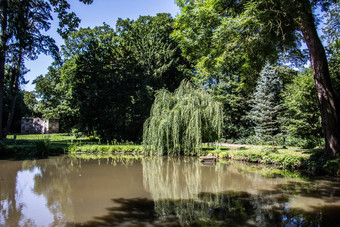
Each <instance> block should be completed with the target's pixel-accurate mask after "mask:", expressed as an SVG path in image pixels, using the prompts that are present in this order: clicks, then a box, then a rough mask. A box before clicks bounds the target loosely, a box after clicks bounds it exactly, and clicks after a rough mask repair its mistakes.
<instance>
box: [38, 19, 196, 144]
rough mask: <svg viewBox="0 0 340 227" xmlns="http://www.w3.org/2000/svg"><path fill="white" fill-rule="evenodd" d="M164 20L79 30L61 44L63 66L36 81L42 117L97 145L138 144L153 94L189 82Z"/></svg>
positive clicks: (186, 68)
mask: <svg viewBox="0 0 340 227" xmlns="http://www.w3.org/2000/svg"><path fill="white" fill-rule="evenodd" d="M172 30H173V19H172V18H171V16H170V15H169V14H158V15H157V16H155V17H150V16H145V17H140V18H139V19H138V20H136V21H132V20H129V19H127V20H119V21H118V22H117V26H116V29H115V30H114V29H112V28H110V27H109V26H108V25H105V24H104V25H103V26H101V27H95V28H93V29H89V28H87V29H80V30H79V31H77V32H75V33H72V34H71V36H70V37H69V38H68V39H66V41H65V46H63V56H64V58H65V62H64V64H63V65H62V66H61V67H51V68H50V71H49V73H48V74H47V75H45V76H41V77H39V78H37V79H36V80H35V83H36V92H37V93H38V95H39V97H40V98H41V101H40V102H39V103H38V107H39V110H40V111H41V112H42V113H43V116H45V117H51V116H53V117H59V118H61V121H62V122H63V124H64V125H65V127H64V128H65V129H68V130H70V128H71V127H77V128H78V129H79V130H80V131H83V132H84V133H86V134H87V135H94V134H97V135H99V136H100V137H101V138H102V139H109V140H112V139H114V138H115V139H124V140H126V139H128V140H140V138H141V136H142V128H143V123H144V121H145V119H146V118H147V117H148V113H149V111H150V108H151V105H152V102H153V99H154V93H155V91H156V90H158V89H161V88H166V89H169V90H172V91H173V90H174V89H175V88H176V87H177V86H178V85H179V83H180V81H181V80H182V79H184V78H190V76H191V75H192V71H191V69H190V65H189V63H188V62H187V61H186V60H185V59H184V58H183V57H182V56H181V52H180V49H179V48H178V45H177V43H176V42H175V41H173V40H172V39H171V38H170V33H171V32H172Z"/></svg>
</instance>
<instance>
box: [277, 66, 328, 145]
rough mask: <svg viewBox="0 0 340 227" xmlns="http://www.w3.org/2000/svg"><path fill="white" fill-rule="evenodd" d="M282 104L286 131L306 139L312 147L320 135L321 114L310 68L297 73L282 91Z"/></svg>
mask: <svg viewBox="0 0 340 227" xmlns="http://www.w3.org/2000/svg"><path fill="white" fill-rule="evenodd" d="M282 95H283V106H284V107H285V109H286V111H285V119H286V121H285V122H284V124H285V125H286V129H287V133H288V135H290V136H293V137H297V138H302V139H305V140H307V141H308V143H307V144H306V146H308V147H314V146H316V145H317V143H318V139H319V138H321V137H322V134H321V133H322V128H321V116H320V112H319V107H318V104H317V97H316V95H317V94H316V92H315V84H314V81H313V75H312V74H311V72H310V70H306V71H305V72H304V73H299V74H298V76H297V77H295V78H294V79H293V81H292V83H291V84H289V85H287V87H286V89H285V90H284V92H283V94H282Z"/></svg>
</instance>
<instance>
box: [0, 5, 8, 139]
mask: <svg viewBox="0 0 340 227" xmlns="http://www.w3.org/2000/svg"><path fill="white" fill-rule="evenodd" d="M0 2H1V8H2V13H1V15H0V19H1V33H0V34H1V38H0V42H1V43H0V139H2V115H3V100H4V78H5V62H6V61H5V60H6V50H7V41H8V38H9V37H8V34H7V10H8V2H7V0H1V1H0Z"/></svg>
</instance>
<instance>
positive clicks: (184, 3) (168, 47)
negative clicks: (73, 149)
mask: <svg viewBox="0 0 340 227" xmlns="http://www.w3.org/2000/svg"><path fill="white" fill-rule="evenodd" d="M4 2H6V1H2V4H4ZM7 2H8V1H7ZM51 2H53V1H51ZM55 2H58V1H55ZM60 2H65V1H60ZM85 2H87V3H89V1H85ZM46 4H47V1H46ZM50 4H51V3H50ZM177 4H178V6H179V7H180V9H181V12H180V14H179V15H178V16H177V17H176V18H175V19H174V18H172V17H171V16H170V15H169V14H158V15H157V16H154V17H151V16H141V17H140V18H138V19H137V20H130V19H126V20H122V19H119V20H118V21H117V24H116V27H115V28H111V27H110V26H109V25H107V24H103V25H102V26H99V27H95V28H92V29H91V28H81V29H78V30H72V29H71V30H67V31H66V30H65V31H64V33H62V30H60V32H61V34H64V38H65V44H64V45H63V46H62V48H61V50H60V51H59V52H56V53H57V54H55V55H56V61H55V62H54V63H53V64H52V65H51V66H50V68H49V71H48V73H47V74H46V75H41V76H39V77H38V78H37V79H36V80H35V81H34V83H35V84H36V88H35V91H34V92H33V93H28V92H25V93H22V92H21V94H22V95H21V96H22V97H21V98H19V99H20V100H21V103H23V105H22V106H25V108H26V111H25V113H23V114H24V115H30V116H42V117H58V118H60V121H61V124H62V128H63V130H65V131H70V130H71V129H77V130H79V131H81V132H84V133H85V134H87V135H99V136H100V137H101V138H103V139H107V140H112V139H123V140H134V141H140V140H141V139H142V132H143V123H144V122H145V120H146V119H147V118H148V117H149V114H150V109H151V106H152V103H153V101H154V96H155V94H156V91H157V90H160V89H167V90H170V91H174V90H175V89H176V88H177V87H178V86H179V84H180V82H181V81H182V80H183V79H187V80H190V81H191V82H192V84H194V86H196V87H201V88H204V89H205V90H207V91H208V92H209V93H210V94H212V96H213V98H214V100H216V101H219V102H221V103H222V104H223V106H224V125H223V137H224V138H225V139H227V140H229V141H236V142H248V143H280V144H284V143H286V144H288V145H293V144H295V145H296V144H298V145H302V146H305V147H313V146H316V145H319V144H320V143H321V144H323V145H324V146H325V148H326V152H328V154H329V155H338V151H339V150H340V148H339V146H340V145H339V137H340V136H339V113H338V112H339V109H338V108H339V107H338V106H339V91H340V89H339V84H340V82H339V78H340V76H339V67H338V65H339V39H338V37H339V22H338V21H339V20H337V18H339V4H338V3H337V2H336V1H327V0H325V1H309V0H304V1H294V0H292V1H288V0H287V1H280V2H278V1H270V0H263V1H262V0H261V1H252V0H244V1H225V0H218V1H201V0H178V1H177ZM52 6H53V5H52ZM317 7H319V9H322V10H324V11H326V12H327V14H325V15H326V20H325V24H324V27H323V32H324V34H325V38H324V43H326V49H325V48H324V47H323V45H322V43H321V41H320V38H319V37H318V35H317V32H316V25H317V22H318V18H317V16H316V13H315V10H316V8H317ZM66 8H67V7H66ZM2 9H4V8H2ZM1 13H2V15H4V13H5V11H4V10H2V11H1ZM2 23H3V21H2ZM14 27H15V26H14ZM1 28H2V30H3V28H4V25H2V27H1ZM14 34H15V33H13V35H14ZM18 40H19V39H18ZM302 41H304V42H305V43H306V44H307V49H306V50H303V48H302V47H301V43H302ZM18 43H20V42H19V41H18ZM4 45H5V46H6V45H7V46H10V45H8V44H6V43H5V44H4ZM17 46H18V47H17V48H18V50H19V51H20V45H19V44H17ZM22 50H24V48H23V49H22ZM46 50H48V51H50V53H52V52H53V51H54V49H53V48H49V49H46ZM10 53H12V52H11V51H9V49H7V51H6V53H5V56H6V57H7V58H6V59H11V60H10V61H8V62H11V63H10V64H5V65H6V67H7V69H4V72H6V73H4V75H5V77H4V78H8V79H5V80H6V81H4V82H5V83H3V84H6V85H5V90H6V88H7V87H8V88H12V87H13V86H12V85H10V83H11V82H10V81H11V80H10V78H11V76H10V75H13V74H11V73H12V72H13V71H15V70H14V69H15V62H18V61H16V60H15V59H14V58H15V57H14V56H13V58H10V56H11V54H10ZM53 53H54V52H53ZM17 56H20V55H16V57H17ZM23 56H27V54H26V53H25V52H23ZM308 60H310V67H309V68H307V69H304V65H305V64H306V62H307V61H308ZM17 65H18V64H17ZM22 66H23V64H20V67H22ZM6 67H5V68H6ZM17 69H18V68H17ZM20 69H21V70H20V72H21V74H20V75H24V72H25V70H24V68H20ZM17 71H18V70H17ZM21 78H24V77H23V76H22V77H21ZM0 79H1V78H0ZM0 82H1V80H0ZM24 82H25V81H24V80H22V81H21V83H24ZM12 83H13V82H12ZM17 84H20V83H17ZM0 90H1V89H0ZM6 92H7V91H6ZM19 93H20V92H19ZM19 93H18V94H19ZM0 94H1V93H0ZM3 97H5V99H8V98H6V97H13V92H12V91H11V89H8V94H6V95H4V96H3ZM8 100H9V99H8ZM0 101H1V100H0ZM6 102H7V103H8V102H9V101H5V103H6ZM0 104H1V102H0ZM7 105H8V104H7ZM5 106H6V105H5ZM8 106H9V105H8ZM6 108H7V109H8V107H6ZM6 108H4V110H6ZM21 110H23V109H22V108H21ZM264 110H266V111H264ZM7 111H8V112H10V111H9V110H7ZM22 112H23V111H22ZM4 119H5V118H4ZM322 137H323V138H324V140H323V141H322V140H321V138H322Z"/></svg>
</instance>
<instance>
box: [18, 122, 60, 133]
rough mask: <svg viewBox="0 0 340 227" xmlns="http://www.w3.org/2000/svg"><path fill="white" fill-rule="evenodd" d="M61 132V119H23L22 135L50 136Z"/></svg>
mask: <svg viewBox="0 0 340 227" xmlns="http://www.w3.org/2000/svg"><path fill="white" fill-rule="evenodd" d="M58 132H59V119H41V118H22V119H21V133H23V134H48V133H58Z"/></svg>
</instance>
